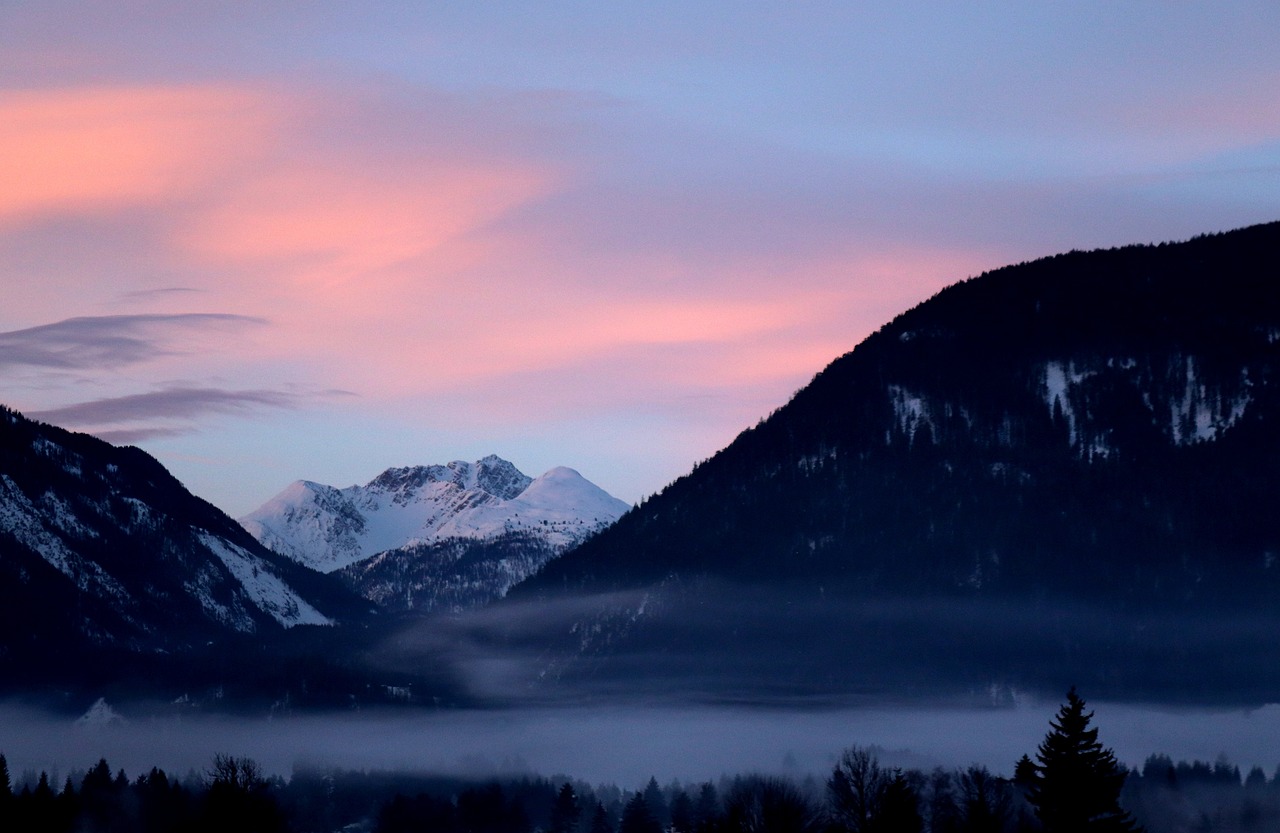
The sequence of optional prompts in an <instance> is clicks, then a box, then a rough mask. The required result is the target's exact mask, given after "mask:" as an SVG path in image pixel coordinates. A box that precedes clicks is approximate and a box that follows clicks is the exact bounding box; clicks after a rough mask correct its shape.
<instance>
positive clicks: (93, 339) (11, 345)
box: [0, 313, 266, 370]
mask: <svg viewBox="0 0 1280 833" xmlns="http://www.w3.org/2000/svg"><path fill="white" fill-rule="evenodd" d="M264 323H266V322H265V320H264V319H261V318H254V317H251V316H245V315H230V314H225V313H181V314H173V315H100V316H85V317H79V318H68V319H65V320H63V321H57V322H55V323H53V324H41V325H40V326H37V327H28V328H26V329H23V330H10V331H9V332H5V333H0V370H4V369H6V368H13V367H24V366H25V367H46V368H54V369H63V370H72V369H93V368H107V367H120V366H122V365H129V364H136V363H138V362H142V361H146V360H147V359H150V358H153V357H155V356H159V355H166V354H169V353H171V352H172V351H171V350H169V349H167V348H166V347H165V346H164V343H165V341H166V339H165V337H164V336H165V334H166V333H165V331H166V330H173V329H203V328H209V327H226V326H228V325H230V326H237V327H238V326H246V325H251V324H264Z"/></svg>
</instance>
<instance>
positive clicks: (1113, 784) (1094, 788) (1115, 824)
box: [1020, 686, 1139, 833]
mask: <svg viewBox="0 0 1280 833" xmlns="http://www.w3.org/2000/svg"><path fill="white" fill-rule="evenodd" d="M1092 719H1093V712H1086V711H1085V704H1084V700H1083V699H1082V698H1081V697H1080V696H1079V695H1078V694H1076V690H1075V687H1074V686H1073V687H1072V688H1071V690H1070V691H1069V692H1067V702H1066V703H1065V704H1064V705H1063V706H1062V708H1061V709H1060V710H1059V711H1058V715H1057V718H1056V719H1055V720H1053V721H1050V723H1049V725H1050V727H1051V728H1050V731H1049V733H1048V734H1047V735H1045V738H1044V742H1043V743H1041V744H1040V748H1039V749H1038V750H1037V751H1036V761H1037V763H1036V764H1035V765H1034V770H1033V772H1032V773H1031V774H1030V776H1029V777H1030V783H1029V790H1028V795H1027V798H1028V800H1029V801H1030V802H1031V804H1032V806H1034V807H1035V811H1036V816H1037V817H1038V818H1039V819H1040V823H1041V824H1042V825H1043V827H1044V831H1045V833H1093V832H1094V831H1097V833H1128V831H1135V830H1138V829H1139V828H1138V827H1137V824H1136V823H1135V822H1134V820H1133V818H1132V817H1131V816H1130V815H1129V814H1128V813H1127V812H1125V811H1124V810H1122V809H1121V808H1120V789H1121V787H1123V786H1124V780H1125V777H1126V774H1125V771H1124V770H1123V769H1122V768H1121V767H1120V765H1119V764H1117V763H1116V757H1115V754H1114V753H1113V752H1112V751H1111V750H1110V749H1105V748H1103V746H1102V744H1101V743H1099V742H1098V730H1097V729H1092V728H1090V727H1089V723H1090V721H1091V720H1092ZM1020 768H1021V767H1020ZM1021 774H1022V775H1023V776H1024V777H1026V776H1027V775H1028V774H1027V773H1025V772H1024V773H1021Z"/></svg>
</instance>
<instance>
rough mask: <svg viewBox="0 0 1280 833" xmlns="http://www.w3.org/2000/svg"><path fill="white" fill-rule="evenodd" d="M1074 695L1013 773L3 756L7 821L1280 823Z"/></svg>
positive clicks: (919, 832)
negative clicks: (591, 769) (60, 761)
mask: <svg viewBox="0 0 1280 833" xmlns="http://www.w3.org/2000/svg"><path fill="white" fill-rule="evenodd" d="M1092 717H1093V713H1092V712H1090V711H1088V710H1087V709H1086V706H1085V702H1084V700H1083V699H1082V698H1081V697H1079V696H1078V695H1077V693H1076V692H1075V691H1074V689H1073V690H1072V691H1071V692H1069V693H1068V695H1067V702H1066V703H1065V704H1064V705H1063V706H1062V708H1061V709H1060V710H1059V712H1058V713H1057V715H1056V716H1055V718H1054V719H1053V720H1052V721H1051V723H1050V729H1049V731H1048V733H1047V734H1046V735H1045V738H1044V741H1043V742H1042V743H1041V744H1040V746H1039V748H1038V749H1037V750H1036V751H1035V754H1034V757H1032V756H1031V755H1024V756H1023V757H1022V759H1021V760H1019V761H1018V762H1017V764H1016V765H1015V767H1014V774H1013V777H1012V778H1005V777H1001V776H998V775H995V774H993V773H991V772H990V771H989V770H987V769H986V768H985V767H981V766H970V767H968V768H965V769H960V770H945V769H942V768H938V769H934V770H933V771H932V772H923V771H920V770H915V769H899V768H894V767H888V766H885V765H883V764H882V763H881V762H880V761H879V759H878V757H877V755H876V753H875V750H874V749H869V748H865V747H858V746H855V747H851V748H849V749H847V750H846V751H845V752H844V753H843V754H842V755H841V756H840V757H839V759H838V761H837V763H836V764H835V766H834V767H833V768H832V770H831V772H830V774H829V775H828V776H827V777H826V778H825V779H819V778H816V777H812V776H811V777H807V778H804V779H799V780H796V779H786V778H780V777H774V776H766V775H738V776H733V777H729V776H725V777H722V778H720V779H719V781H718V782H711V781H707V782H703V783H698V784H680V783H679V782H673V783H671V784H669V785H667V786H665V787H663V786H660V785H659V783H658V781H657V779H656V778H650V779H649V782H648V783H647V785H645V786H644V787H642V788H640V789H637V790H635V791H625V790H622V789H619V788H618V787H617V786H613V785H597V786H591V785H589V784H586V783H584V782H580V781H573V780H569V779H563V778H561V779H551V778H543V777H528V776H526V777H519V778H506V779H494V780H490V781H487V782H483V783H477V782H474V781H468V780H466V779H461V778H453V777H445V776H428V775H412V774H403V773H400V774H397V773H377V772H374V773H367V772H342V771H323V770H300V771H296V772H295V773H294V775H293V777H292V778H291V779H289V780H288V781H285V780H284V779H282V778H279V777H267V776H266V775H265V774H264V773H263V772H262V771H261V769H260V768H259V767H258V766H257V765H256V764H255V763H254V762H253V761H252V760H249V759H246V758H236V757H232V756H227V755H218V756H216V757H215V758H214V760H213V763H212V766H211V767H210V768H209V769H208V770H207V771H206V772H203V773H194V772H193V773H188V775H187V776H185V777H184V778H171V777H170V776H168V775H167V774H166V773H164V772H163V771H161V770H159V769H152V770H151V771H150V772H148V773H145V774H143V775H139V776H138V777H136V778H134V779H132V780H131V779H130V778H129V777H128V776H127V775H126V774H125V773H124V771H123V770H120V771H116V772H114V773H113V772H112V770H111V768H110V766H109V765H108V764H107V762H106V761H105V760H101V761H99V762H98V763H97V764H96V765H94V766H93V767H91V768H90V769H89V770H87V771H86V772H84V773H83V774H82V775H78V776H74V777H73V776H68V777H67V778H66V779H65V781H63V782H62V783H61V784H54V783H51V779H50V777H49V775H48V774H47V773H40V775H39V776H38V777H37V776H35V775H34V774H30V773H28V774H24V776H23V777H22V778H20V779H19V780H18V783H17V784H14V782H13V779H12V778H11V776H10V773H9V769H8V765H7V762H6V761H5V759H4V756H3V755H0V830H3V831H13V832H14V833H125V832H126V831H128V833H170V831H174V832H175V833H176V831H190V832H191V833H204V831H209V833H213V831H229V830H234V831H238V832H239V833H318V832H319V831H339V830H342V831H361V832H362V833H1095V832H1096V833H1126V832H1127V831H1140V830H1143V829H1145V830H1146V831H1148V833H1191V832H1192V831H1196V832H1197V833H1211V832H1212V833H1253V831H1266V830H1276V829H1280V769H1278V770H1277V773H1276V777H1275V778H1272V779H1271V780H1268V779H1267V777H1266V775H1265V773H1263V772H1262V770H1261V769H1258V768H1254V769H1253V770H1251V771H1250V772H1249V773H1248V774H1247V776H1244V777H1242V776H1241V773H1240V770H1239V769H1238V768H1237V767H1234V766H1233V765H1231V764H1230V763H1229V762H1227V761H1226V760H1225V759H1221V760H1219V761H1217V762H1215V763H1213V764H1208V763H1204V762H1199V761H1195V762H1191V763H1187V762H1179V763H1174V762H1173V761H1172V760H1171V759H1170V758H1168V757H1167V756H1163V755H1153V756H1152V757H1151V758H1149V759H1148V760H1147V761H1146V763H1145V764H1144V766H1143V767H1142V768H1141V770H1136V771H1127V770H1126V769H1125V768H1124V767H1123V766H1121V765H1120V764H1119V763H1118V762H1117V761H1116V759H1115V756H1114V754H1113V753H1112V752H1111V750H1109V749H1107V748H1105V747H1104V746H1103V745H1102V743H1101V742H1100V741H1099V739H1098V731H1097V729H1096V728H1093V727H1092V725H1091V721H1092Z"/></svg>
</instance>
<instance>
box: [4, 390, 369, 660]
mask: <svg viewBox="0 0 1280 833" xmlns="http://www.w3.org/2000/svg"><path fill="white" fill-rule="evenodd" d="M367 608H368V605H367V604H365V603H363V602H362V601H361V600H359V599H357V598H356V597H355V596H353V595H352V594H351V593H349V592H348V591H346V589H345V588H343V587H342V586H341V585H340V584H338V583H336V582H334V581H333V580H332V579H329V578H327V577H325V576H323V575H320V574H317V573H315V572H314V571H312V570H309V569H307V568H305V567H302V566H301V565H298V564H296V563H294V562H292V561H289V560H288V559H285V558H282V557H280V556H278V555H276V554H275V553H272V552H271V551H269V550H267V549H266V548H264V547H262V546H261V545H260V544H258V543H257V541H255V540H254V539H253V538H252V536H250V535H249V534H248V533H246V532H245V531H244V529H242V528H241V527H240V526H239V525H238V524H236V523H235V522H234V521H233V520H232V519H231V518H229V517H227V516H226V515H225V514H223V513H222V512H220V511H219V510H218V509H216V508H215V507H213V506H212V505H210V504H208V503H206V502H205V501H203V500H200V499H199V498H197V497H195V496H193V495H191V494H190V493H189V492H188V491H187V490H186V489H185V488H183V486H182V485H181V484H180V483H179V482H178V481H177V480H175V479H174V478H173V477H172V475H170V474H169V473H168V472H167V471H166V470H165V469H164V468H163V467H162V466H161V465H160V464H159V463H158V462H156V461H155V459H153V458H152V457H150V456H148V455H147V454H145V453H144V452H142V451H140V450H138V449H136V448H131V447H128V448H119V447H115V446H112V445H110V444H108V443H105V442H103V441H101V440H98V439H96V438H94V437H91V436H88V435H84V434H74V433H71V432H68V431H64V430H61V429H59V428H54V427H52V426H49V425H43V424H40V423H37V422H32V421H30V420H27V419H26V418H24V417H23V416H21V415H20V414H18V413H16V412H14V411H11V410H7V409H0V622H3V628H4V629H3V641H2V642H0V666H8V668H9V670H10V672H11V673H12V675H13V677H11V679H16V678H19V677H22V676H23V675H26V674H28V673H30V674H31V675H32V677H33V678H36V679H39V678H41V677H42V670H43V671H48V670H49V669H50V667H51V666H54V665H62V666H64V667H66V668H71V667H74V665H75V664H76V662H77V661H78V660H82V659H83V658H84V657H85V656H89V655H92V656H96V657H114V658H117V659H114V660H112V661H118V658H119V657H120V656H123V655H133V656H153V657H158V656H166V655H174V654H179V653H183V652H186V651H189V650H192V649H193V648H194V647H196V646H200V647H202V648H203V647H207V646H209V645H211V644H215V643H219V642H222V641H225V640H228V639H234V638H237V637H249V636H251V637H253V638H254V639H258V640H261V639H268V638H271V637H272V636H273V635H276V634H280V633H282V632H283V631H285V630H286V629H292V628H295V627H297V626H300V625H312V626H330V625H333V624H335V623H336V622H338V621H339V620H343V619H349V618H353V617H359V616H362V615H364V613H365V612H366V610H367Z"/></svg>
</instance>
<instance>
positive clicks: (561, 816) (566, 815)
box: [548, 781, 582, 833]
mask: <svg viewBox="0 0 1280 833" xmlns="http://www.w3.org/2000/svg"><path fill="white" fill-rule="evenodd" d="M581 815H582V808H581V807H580V806H578V796H577V794H576V793H574V791H573V785H572V784H570V783H568V782H567V781H566V782H565V785H564V786H563V787H561V788H560V792H559V793H557V794H556V800H555V803H553V804H552V805H551V826H550V827H549V828H548V831H549V833H573V831H574V830H576V829H577V827H578V818H579V817H580V816H581Z"/></svg>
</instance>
